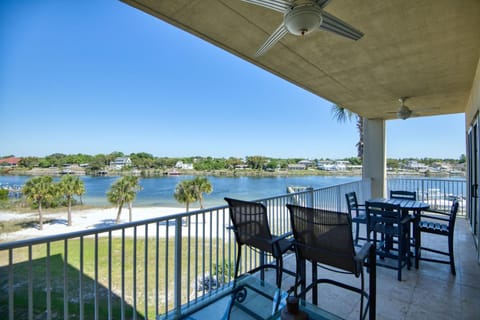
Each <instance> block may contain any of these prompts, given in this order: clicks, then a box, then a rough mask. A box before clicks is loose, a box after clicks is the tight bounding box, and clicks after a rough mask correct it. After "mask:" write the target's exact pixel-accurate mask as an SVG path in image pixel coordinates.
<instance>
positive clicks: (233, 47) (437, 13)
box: [123, 0, 480, 119]
mask: <svg viewBox="0 0 480 320" xmlns="http://www.w3.org/2000/svg"><path fill="white" fill-rule="evenodd" d="M123 1H124V2H126V3H128V4H130V5H132V6H134V7H137V8H139V9H140V10H143V11H145V12H146V13H148V14H151V15H153V16H155V17H158V18H159V19H162V20H164V21H166V22H168V23H171V24H173V25H175V26H177V27H179V28H180V29H183V30H185V31H187V32H190V33H192V34H194V35H196V36H198V37H200V38H202V39H204V40H206V41H208V42H210V43H212V44H214V45H216V46H219V47H221V48H223V49H225V50H226V51H228V52H230V53H232V54H234V55H237V56H238V57H240V58H242V59H244V60H247V61H249V62H251V63H253V64H255V65H257V66H259V67H260V68H263V69H265V70H267V71H269V72H272V73H273V74H276V75H278V76H279V77H281V78H283V79H285V80H287V81H290V82H291V83H294V84H296V85H298V86H299V87H302V88H304V89H305V90H307V91H310V92H312V93H314V94H316V95H318V96H320V97H322V98H325V99H327V100H330V101H332V102H333V103H336V104H338V105H341V106H344V107H346V108H347V109H349V110H351V111H353V112H355V113H358V114H359V115H361V116H363V117H366V118H372V119H375V118H376V119H394V118H396V117H397V115H396V112H397V111H398V109H399V107H400V102H399V101H398V99H399V98H400V97H410V98H409V99H408V100H407V101H406V103H405V104H406V105H407V106H408V107H409V108H410V109H411V110H412V111H413V115H412V116H429V115H439V114H451V113H461V112H464V111H465V108H466V105H467V102H468V99H469V95H470V92H471V89H472V84H473V79H474V76H475V71H476V69H477V64H478V62H479V57H480V1H478V0H422V1H418V0H401V1H400V0H399V1H393V0H362V1H358V0H332V1H330V3H328V5H327V6H326V7H325V8H324V10H325V11H326V12H328V13H330V14H332V15H334V16H336V17H338V18H340V19H342V20H343V21H345V22H347V23H348V24H350V25H352V26H354V27H355V28H357V29H359V30H360V31H362V32H363V33H364V36H363V37H362V38H361V39H360V40H358V41H353V40H350V39H347V38H344V37H341V36H339V35H337V34H333V33H331V32H327V31H322V30H318V31H315V32H313V33H310V34H307V35H306V36H303V37H298V36H294V35H291V34H287V35H286V36H285V37H283V38H282V39H281V40H280V41H279V42H278V43H277V44H276V45H275V46H273V47H272V48H271V49H270V50H269V51H267V52H266V53H265V54H264V55H262V56H260V57H255V53H256V51H257V49H258V48H259V47H260V46H261V45H262V44H263V43H264V42H265V40H266V39H267V38H268V37H269V35H270V34H271V33H273V31H274V30H275V29H276V28H277V27H278V26H279V25H280V23H281V22H282V21H283V14H282V13H281V12H278V11H274V10H270V9H267V8H265V7H261V6H258V5H254V4H250V3H245V2H243V1H240V0H163V1H156V0H123ZM159 41H162V39H159ZM167 49H168V48H166V50H167ZM178 63H181V61H179V62H178ZM274 94H275V92H272V95H274Z"/></svg>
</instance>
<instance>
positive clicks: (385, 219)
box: [365, 201, 411, 281]
mask: <svg viewBox="0 0 480 320" xmlns="http://www.w3.org/2000/svg"><path fill="white" fill-rule="evenodd" d="M365 207H366V209H367V241H370V240H371V239H372V241H373V244H374V246H375V248H376V252H377V255H378V256H379V257H380V258H381V259H382V260H383V259H384V258H391V259H396V260H397V261H396V265H395V264H389V263H377V264H378V265H380V266H383V267H386V268H390V269H395V270H397V279H398V281H401V280H402V269H403V268H404V267H405V266H407V268H408V269H410V266H411V261H410V222H411V219H410V216H409V215H408V214H405V212H403V210H401V208H400V206H399V205H394V204H390V203H385V202H369V201H367V202H366V203H365ZM372 235H373V238H372ZM379 236H380V239H379ZM395 246H396V247H395Z"/></svg>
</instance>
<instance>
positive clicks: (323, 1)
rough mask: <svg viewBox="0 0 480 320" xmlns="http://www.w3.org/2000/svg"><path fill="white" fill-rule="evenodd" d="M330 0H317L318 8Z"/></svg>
mask: <svg viewBox="0 0 480 320" xmlns="http://www.w3.org/2000/svg"><path fill="white" fill-rule="evenodd" d="M330 1H332V0H317V1H316V2H317V4H318V5H319V6H320V8H322V9H323V8H325V7H326V6H327V4H329V3H330Z"/></svg>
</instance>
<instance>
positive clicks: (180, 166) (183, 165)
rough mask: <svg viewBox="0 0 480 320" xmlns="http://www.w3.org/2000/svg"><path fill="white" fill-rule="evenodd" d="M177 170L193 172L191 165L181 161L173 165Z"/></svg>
mask: <svg viewBox="0 0 480 320" xmlns="http://www.w3.org/2000/svg"><path fill="white" fill-rule="evenodd" d="M175 168H177V169H185V170H193V163H183V161H177V163H176V164H175Z"/></svg>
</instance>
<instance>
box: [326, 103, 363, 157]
mask: <svg viewBox="0 0 480 320" xmlns="http://www.w3.org/2000/svg"><path fill="white" fill-rule="evenodd" d="M331 111H332V114H333V118H334V119H336V120H337V121H338V122H346V121H347V120H351V119H352V118H353V117H355V118H356V122H357V123H356V127H357V130H358V135H359V141H358V142H357V144H356V145H355V146H356V147H357V157H359V158H360V160H361V159H363V143H364V140H363V117H361V116H359V115H358V114H356V113H353V112H352V111H350V110H348V109H346V108H345V107H342V106H339V105H337V104H334V105H332V110H331Z"/></svg>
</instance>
